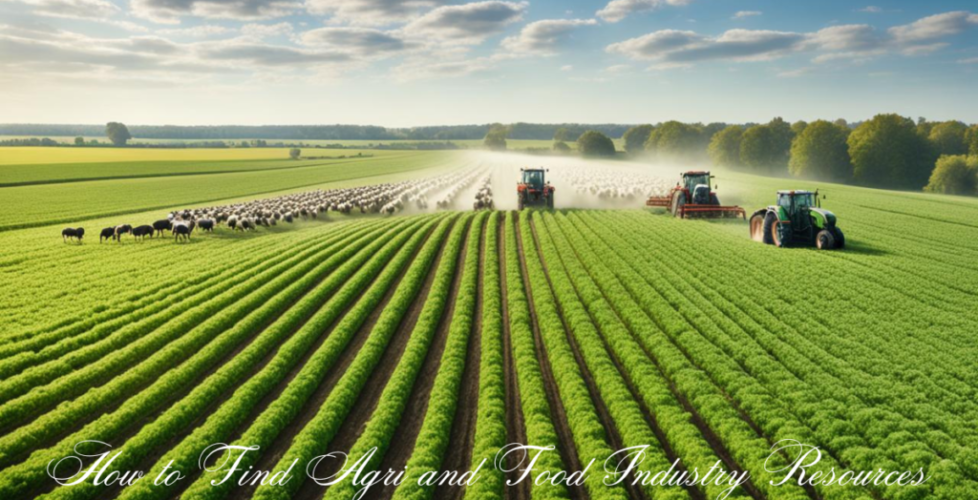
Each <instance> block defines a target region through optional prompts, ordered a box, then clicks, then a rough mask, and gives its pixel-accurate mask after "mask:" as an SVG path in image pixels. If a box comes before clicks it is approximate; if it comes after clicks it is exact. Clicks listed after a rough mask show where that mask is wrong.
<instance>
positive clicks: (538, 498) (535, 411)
mask: <svg viewBox="0 0 978 500" xmlns="http://www.w3.org/2000/svg"><path fill="white" fill-rule="evenodd" d="M505 220H506V221H505V226H504V247H505V248H504V249H503V250H504V251H505V252H506V259H505V270H504V271H505V272H504V274H503V275H504V276H505V277H506V303H507V304H506V305H507V312H508V313H509V318H508V321H509V335H510V348H511V350H512V353H511V355H512V357H513V365H514V368H515V370H516V379H517V387H518V388H519V392H520V394H519V396H520V409H521V411H522V412H523V422H524V426H525V428H526V441H527V442H526V443H521V444H528V445H532V446H539V447H551V448H552V451H549V452H546V453H543V455H541V457H540V459H539V460H538V462H537V463H536V467H535V469H534V471H533V473H534V474H543V473H549V474H551V475H553V474H557V473H558V472H559V471H562V470H566V469H565V467H566V466H565V464H564V463H563V460H561V457H560V454H559V453H558V452H557V450H559V446H560V444H559V443H558V439H557V431H556V429H555V427H554V422H553V412H552V410H551V408H550V405H549V403H548V402H547V393H546V389H545V387H544V381H543V374H542V371H541V367H540V359H541V358H540V355H539V354H538V353H537V350H536V345H535V344H534V340H533V327H532V323H531V322H532V321H534V320H533V317H532V316H531V314H530V306H529V302H528V300H527V297H526V291H525V289H524V282H523V273H522V270H521V267H520V256H519V245H518V240H517V234H516V223H515V222H514V220H513V218H512V217H509V216H508V215H507V216H506V217H505ZM515 424H516V422H509V425H515ZM568 451H569V450H568ZM523 460H524V463H523V464H522V466H521V467H520V470H522V469H523V468H525V467H526V465H527V463H526V462H528V461H529V457H526V458H524V459H523ZM511 488H515V486H511ZM530 496H531V497H532V498H533V499H534V500H543V499H547V500H549V499H555V500H556V499H566V498H569V496H570V494H569V492H568V491H567V488H566V487H565V486H564V485H562V484H557V485H554V484H551V483H550V482H547V481H543V482H541V483H537V482H533V483H530Z"/></svg>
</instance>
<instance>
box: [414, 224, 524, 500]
mask: <svg viewBox="0 0 978 500" xmlns="http://www.w3.org/2000/svg"><path fill="white" fill-rule="evenodd" d="M500 226H501V219H500V215H499V213H498V212H491V213H490V214H489V216H488V217H487V218H486V227H485V229H484V234H483V239H482V245H481V248H480V255H479V283H478V286H479V297H478V299H477V303H478V304H479V306H478V309H477V314H479V315H480V316H479V325H478V330H477V335H478V337H479V347H478V352H479V357H478V359H472V358H471V357H470V358H468V359H467V360H466V364H467V365H468V364H469V363H478V365H474V366H478V370H479V373H478V375H476V376H475V377H478V378H477V381H478V386H477V387H475V388H474V390H475V392H476V394H477V395H478V401H477V407H476V409H475V412H476V413H475V421H474V422H469V423H468V424H467V425H469V426H471V429H469V430H468V431H467V432H471V433H472V436H471V439H470V440H469V441H468V446H470V447H471V449H469V450H467V451H466V452H465V453H464V454H467V455H468V458H469V462H468V464H467V465H468V469H467V470H469V471H475V470H476V469H477V468H479V465H480V463H481V462H482V459H483V458H485V459H488V461H487V462H486V466H485V467H482V468H481V475H482V478H481V480H479V481H476V482H475V484H473V485H472V486H466V487H465V488H464V489H463V490H461V491H458V492H452V491H445V488H444V487H439V488H436V489H435V494H434V496H433V499H434V500H461V499H462V498H464V499H467V500H480V499H482V500H502V498H503V495H504V492H505V484H504V482H503V481H504V480H505V476H504V473H503V472H502V471H500V470H499V469H498V468H497V467H496V466H495V463H494V459H495V455H496V454H497V453H498V452H499V450H500V449H502V447H503V446H506V444H507V443H511V442H522V441H512V440H508V438H509V436H508V432H507V431H508V429H507V427H508V426H507V412H508V408H507V407H506V405H507V397H508V394H507V390H508V382H509V378H510V377H512V376H514V375H515V374H512V373H509V369H510V360H509V359H507V358H508V356H507V355H506V354H504V353H505V351H504V350H505V349H508V347H509V346H508V344H507V343H506V341H505V338H504V335H505V332H504V329H505V330H506V331H508V326H505V325H506V322H507V321H508V319H507V315H506V314H505V313H504V310H503V308H504V307H505V298H504V296H503V292H502V290H503V288H502V287H501V286H500V280H501V278H502V276H501V275H500V263H501V262H502V261H503V253H502V252H501V251H500V250H501V246H500V244H499V243H500V236H501V235H500V231H499V228H500ZM497 256H498V257H497ZM504 326H505V327H504ZM474 341H475V338H473V342H474ZM467 367H468V366H467ZM466 385H468V384H466ZM463 390H464V391H468V390H473V389H470V388H468V387H464V388H463ZM514 392H515V391H514ZM514 395H515V394H514ZM460 404H472V403H471V402H469V403H464V402H460ZM514 404H516V405H518V404H519V398H518V397H516V398H515V402H514ZM512 413H515V414H517V415H518V416H514V420H512V422H513V427H518V428H520V429H521V431H520V432H523V435H525V431H523V430H522V426H523V422H522V414H520V409H519V406H516V407H515V408H514V411H513V412H512ZM457 421H458V419H457V418H456V422H457ZM456 425H458V424H455V425H453V427H452V432H453V433H455V428H456V427H455V426H456ZM458 441H459V440H458V439H456V437H455V436H454V435H453V437H452V443H453V444H454V446H458V444H457V443H458ZM449 448H450V451H449V457H448V459H447V460H446V464H449V466H451V465H452V464H460V465H455V467H456V469H455V470H459V471H461V470H463V469H462V467H463V466H465V465H466V463H465V462H462V461H461V459H460V460H454V457H453V454H456V453H457V452H454V451H452V449H453V445H449ZM463 459H464V458H463ZM446 468H448V467H446ZM514 489H515V490H516V491H515V493H516V495H515V496H516V497H517V498H518V499H519V500H524V498H523V497H520V496H519V493H520V492H521V491H522V492H525V491H526V488H525V487H523V486H522V485H521V486H519V487H517V488H514ZM463 494H464V497H463V496H462V495H463Z"/></svg>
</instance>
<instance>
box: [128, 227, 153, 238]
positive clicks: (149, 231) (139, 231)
mask: <svg viewBox="0 0 978 500" xmlns="http://www.w3.org/2000/svg"><path fill="white" fill-rule="evenodd" d="M132 235H133V237H135V238H139V239H144V238H145V237H147V236H149V237H150V238H152V237H153V226H139V227H134V228H132Z"/></svg>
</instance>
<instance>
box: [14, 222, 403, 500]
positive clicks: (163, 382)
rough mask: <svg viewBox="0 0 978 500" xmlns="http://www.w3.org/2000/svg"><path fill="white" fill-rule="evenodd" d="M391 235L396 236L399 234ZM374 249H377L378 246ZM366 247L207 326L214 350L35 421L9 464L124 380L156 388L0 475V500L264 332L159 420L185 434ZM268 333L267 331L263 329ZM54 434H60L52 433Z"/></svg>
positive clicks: (335, 257)
mask: <svg viewBox="0 0 978 500" xmlns="http://www.w3.org/2000/svg"><path fill="white" fill-rule="evenodd" d="M392 230H394V231H396V230H397V228H396V227H395V228H393V229H392ZM378 236H382V234H380V235H378ZM373 241H374V242H375V243H376V239H373ZM364 247H368V243H367V242H366V241H361V243H359V244H357V245H350V246H347V247H345V248H344V249H343V250H341V251H340V252H336V253H333V254H332V255H327V254H326V253H319V254H315V255H312V256H310V258H309V259H307V260H306V261H304V262H302V263H300V264H299V265H296V266H294V267H292V268H290V269H288V270H287V271H285V272H283V273H282V274H281V275H280V276H279V277H277V278H276V279H275V280H273V281H272V282H270V283H269V284H268V285H266V286H264V287H262V288H261V289H259V290H258V291H257V292H256V293H257V295H256V296H255V297H254V301H253V303H252V301H251V299H249V301H247V302H243V303H242V304H243V306H244V307H248V308H250V309H251V310H252V311H253V312H252V313H250V314H248V315H247V316H246V317H244V318H243V319H240V320H237V321H235V320H234V319H233V317H231V318H229V319H227V320H225V321H223V322H220V323H216V324H215V323H210V324H208V328H220V329H221V330H223V331H224V333H223V334H222V335H220V336H218V338H217V339H216V341H215V342H211V343H209V344H207V345H205V346H204V347H203V348H201V349H195V350H192V351H191V350H188V347H187V346H186V345H181V344H182V343H183V342H178V343H175V344H173V345H172V346H171V347H169V348H168V349H169V350H173V351H174V353H175V354H179V355H180V356H179V357H180V359H184V360H185V361H183V362H182V363H180V364H179V365H176V366H174V363H169V364H162V363H161V364H160V365H158V366H149V367H147V368H148V369H147V370H146V371H145V372H139V371H136V370H133V371H131V372H129V373H127V374H126V375H123V376H120V377H117V378H115V379H113V380H112V381H110V382H109V383H107V384H105V385H104V386H102V387H100V388H98V389H95V390H92V391H89V392H88V393H86V394H85V396H83V397H82V398H79V399H78V400H76V401H75V402H73V403H72V404H70V405H63V406H62V407H60V408H59V410H58V411H57V412H55V413H54V414H51V415H46V416H45V418H42V419H39V420H38V421H36V423H35V424H36V425H35V424H32V425H30V426H27V427H24V428H22V429H18V430H17V431H16V432H15V433H13V434H11V435H9V436H6V437H5V438H4V440H3V441H4V443H3V447H2V449H3V451H4V453H6V455H4V456H12V455H14V454H16V453H17V452H23V450H25V449H34V448H36V446H35V444H34V443H35V442H37V441H38V440H39V439H41V437H42V436H44V435H46V434H55V433H60V432H61V430H60V429H65V428H67V425H66V424H65V423H64V421H65V420H67V421H68V422H77V421H78V420H80V419H81V418H82V417H83V416H84V415H87V414H89V413H90V411H92V410H93V409H97V408H104V407H105V403H103V402H102V401H101V399H106V398H112V397H118V396H117V394H118V393H119V392H120V389H119V386H121V385H124V384H129V383H132V382H130V381H128V380H125V379H126V378H131V377H132V378H136V379H137V381H140V382H141V381H143V380H145V381H146V382H147V383H149V382H151V381H152V383H151V384H150V385H149V387H147V388H146V389H145V390H143V391H141V392H139V393H138V394H136V395H135V396H132V397H131V398H129V399H128V400H126V401H125V402H124V403H123V404H122V405H121V406H120V407H119V408H118V409H116V410H115V411H113V412H111V413H107V414H104V415H102V416H101V417H99V418H97V419H95V420H94V421H92V422H90V423H89V424H87V425H85V426H84V427H83V428H81V429H80V430H78V431H76V432H75V433H73V434H71V435H69V436H67V437H65V438H64V439H62V440H61V441H60V442H59V443H58V444H57V445H55V446H53V447H51V448H47V449H38V450H36V451H35V452H34V453H32V454H31V456H30V458H29V459H28V460H27V461H26V462H23V463H21V464H18V465H16V466H13V467H9V468H7V469H5V470H4V471H3V472H2V473H0V498H19V497H20V496H21V495H22V493H23V492H24V491H25V490H26V489H29V488H31V487H33V486H35V485H36V484H37V483H38V482H40V481H42V480H44V479H45V478H46V475H45V473H44V470H45V465H46V464H47V463H48V461H50V460H52V459H55V458H61V457H64V456H67V455H69V454H71V453H72V448H73V446H74V444H75V443H77V442H79V441H82V440H93V439H95V440H101V441H104V442H111V441H112V440H113V438H114V437H116V436H117V435H118V434H119V433H120V432H121V431H122V430H123V429H125V428H127V427H129V426H131V425H132V424H133V422H137V421H139V420H141V419H143V418H146V417H147V416H149V415H151V414H152V413H153V412H154V411H157V410H158V409H159V407H160V405H161V404H162V403H163V402H165V401H167V399H168V398H170V397H172V396H173V395H174V394H178V393H180V392H182V391H184V390H187V389H189V388H190V386H191V384H194V383H195V382H197V381H198V379H199V378H200V376H201V375H202V374H204V373H206V372H207V371H208V370H209V369H211V368H212V367H213V366H214V365H215V363H217V362H218V361H219V360H221V359H224V358H226V357H227V354H228V353H230V352H232V351H233V350H234V349H235V348H236V347H238V346H240V345H241V344H242V343H243V342H246V341H247V339H249V338H251V337H253V336H255V334H256V332H261V333H260V334H258V336H257V338H256V339H255V340H254V341H253V342H251V343H249V344H248V345H247V347H246V348H245V349H244V350H242V351H241V352H239V353H237V355H235V356H234V358H232V359H231V360H230V361H229V362H228V363H226V364H224V365H223V366H221V368H220V369H218V370H217V372H215V374H214V375H213V376H211V377H208V380H209V381H210V383H207V384H199V383H198V384H197V385H196V387H195V388H194V390H195V391H205V390H206V391H209V394H210V395H211V397H201V396H199V394H198V395H194V396H193V397H189V398H184V399H182V400H180V401H179V402H178V404H177V405H175V406H173V407H171V408H170V409H169V410H167V412H166V413H165V414H164V415H166V417H165V418H164V417H160V418H158V419H157V420H156V421H157V422H160V425H166V426H167V428H169V429H171V430H170V431H169V432H168V433H162V435H161V436H160V437H162V438H167V437H168V436H170V435H172V434H173V433H174V432H176V430H179V429H183V428H185V427H186V426H187V425H188V424H189V423H190V422H192V421H193V420H194V419H196V418H197V417H198V416H199V413H200V411H202V407H203V406H206V404H207V403H208V402H210V401H212V400H213V397H216V396H217V395H220V394H223V393H225V392H226V391H228V390H230V388H231V387H233V386H234V385H235V384H236V383H237V377H228V376H226V375H224V374H225V373H233V374H240V373H244V372H243V371H242V370H250V369H253V367H254V366H255V363H257V362H258V361H260V360H261V359H262V358H264V357H266V356H267V355H268V352H269V350H271V349H274V347H275V346H276V345H277V344H278V342H279V341H281V340H282V338H283V336H284V335H287V334H288V333H289V332H290V329H289V328H290V327H292V326H295V325H296V324H298V322H299V321H300V320H301V319H303V318H302V317H301V316H302V315H286V316H284V317H282V318H280V319H281V322H280V324H281V325H282V326H273V325H276V324H277V323H272V324H271V325H269V321H270V320H271V319H273V318H275V316H276V315H277V314H279V313H281V312H283V311H285V310H286V309H288V308H289V307H290V306H291V305H292V304H293V303H295V301H296V300H297V299H298V298H299V297H301V296H302V295H303V293H304V292H305V291H306V290H308V289H309V288H310V287H312V286H313V285H315V284H316V283H317V282H319V281H320V280H322V279H323V278H324V277H325V276H326V275H327V274H328V273H329V271H330V270H332V269H334V268H336V267H337V266H338V265H339V264H340V263H342V262H344V261H346V260H347V259H349V258H351V257H352V256H353V255H354V254H356V253H357V252H358V251H360V250H361V249H363V248H364ZM368 248H369V247H368ZM367 253H369V252H367ZM266 325H267V326H268V328H265V327H266ZM164 359H165V358H164ZM140 368H142V365H141V366H140ZM161 374H162V375H161ZM238 376H240V375H238ZM49 416H57V417H58V419H57V420H49V419H48V418H47V417H49ZM52 427H55V429H54V430H49V429H50V428H52Z"/></svg>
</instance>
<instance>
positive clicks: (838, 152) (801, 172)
mask: <svg viewBox="0 0 978 500" xmlns="http://www.w3.org/2000/svg"><path fill="white" fill-rule="evenodd" d="M847 138H848V134H847V133H846V130H844V129H842V128H840V127H839V126H838V125H835V124H833V123H829V122H827V121H824V120H818V121H815V122H812V124H811V125H808V126H807V127H806V128H805V130H804V132H802V133H801V135H799V136H798V137H797V138H796V139H795V141H794V143H793V144H792V146H791V162H790V163H789V165H788V169H789V171H790V172H791V175H794V176H795V177H801V178H805V179H821V180H827V181H833V182H847V181H849V179H851V178H852V162H851V161H850V160H849V145H848V144H847V143H846V139H847Z"/></svg>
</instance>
